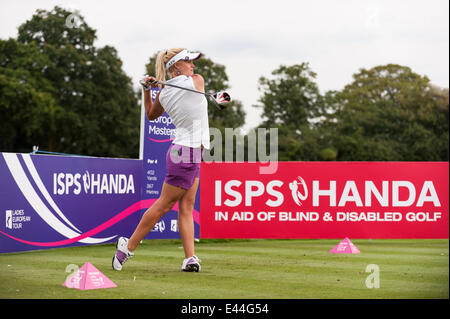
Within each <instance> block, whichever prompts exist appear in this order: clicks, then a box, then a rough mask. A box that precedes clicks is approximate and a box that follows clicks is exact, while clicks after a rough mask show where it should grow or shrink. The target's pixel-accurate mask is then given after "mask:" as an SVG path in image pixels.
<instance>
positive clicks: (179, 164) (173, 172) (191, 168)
mask: <svg viewBox="0 0 450 319" xmlns="http://www.w3.org/2000/svg"><path fill="white" fill-rule="evenodd" d="M201 161H202V149H201V148H192V147H188V146H182V145H176V144H172V145H171V146H170V147H169V149H168V151H167V154H166V171H167V173H166V179H165V180H164V182H165V183H167V184H170V185H172V186H177V187H181V188H183V189H190V188H191V187H192V185H194V182H195V179H196V178H199V177H200V163H201Z"/></svg>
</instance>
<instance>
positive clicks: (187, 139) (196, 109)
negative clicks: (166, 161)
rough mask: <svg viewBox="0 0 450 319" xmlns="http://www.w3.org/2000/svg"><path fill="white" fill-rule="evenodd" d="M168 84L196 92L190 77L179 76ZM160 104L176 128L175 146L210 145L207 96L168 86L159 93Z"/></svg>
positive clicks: (195, 146)
mask: <svg viewBox="0 0 450 319" xmlns="http://www.w3.org/2000/svg"><path fill="white" fill-rule="evenodd" d="M167 83H171V84H175V85H178V86H182V87H186V88H189V89H193V90H196V88H195V86H194V80H193V79H192V77H190V76H186V75H179V76H177V77H175V78H173V79H170V80H169V81H167ZM159 102H160V103H161V105H162V107H163V108H164V110H165V111H166V112H167V114H169V116H170V117H171V118H172V121H173V124H174V125H175V127H176V133H175V140H174V141H173V144H177V145H183V146H188V147H193V148H198V147H200V146H201V145H202V144H203V147H204V148H206V149H209V148H210V144H209V121H208V101H207V100H206V96H204V95H202V94H198V93H194V92H189V91H186V90H182V89H178V88H174V87H171V86H168V85H166V86H165V87H164V88H163V89H162V90H161V91H160V93H159Z"/></svg>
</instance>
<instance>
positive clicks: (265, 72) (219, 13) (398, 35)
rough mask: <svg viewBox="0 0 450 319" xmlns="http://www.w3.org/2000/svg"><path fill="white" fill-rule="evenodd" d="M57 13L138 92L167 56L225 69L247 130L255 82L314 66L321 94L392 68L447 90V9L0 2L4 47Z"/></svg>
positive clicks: (348, 1)
mask: <svg viewBox="0 0 450 319" xmlns="http://www.w3.org/2000/svg"><path fill="white" fill-rule="evenodd" d="M55 5H58V6H61V7H63V8H66V9H69V10H73V11H75V10H78V11H79V12H80V14H81V15H82V16H83V17H84V19H85V20H86V22H87V23H88V25H89V26H90V27H91V28H93V29H95V30H97V40H96V42H95V45H96V46H97V47H103V46H105V45H111V46H114V47H115V48H116V49H117V50H118V54H119V57H120V59H121V60H122V62H123V69H124V71H125V72H126V73H127V74H128V76H130V77H131V78H132V80H133V83H135V85H136V87H137V86H138V81H139V79H140V78H141V77H142V76H143V75H144V73H145V64H146V63H147V62H148V59H149V57H150V56H152V55H153V54H154V53H156V52H157V51H159V50H162V49H169V48H179V47H184V48H187V49H189V50H199V51H201V52H203V53H204V54H205V56H206V57H208V58H210V59H211V60H213V61H214V62H215V63H219V64H222V65H225V67H226V72H227V75H228V78H229V84H230V86H231V88H230V90H228V92H229V93H230V94H231V96H232V98H233V99H236V100H240V101H241V102H242V103H243V105H244V110H245V112H246V113H247V115H246V124H245V125H244V129H250V128H253V127H255V126H256V125H258V123H259V122H260V120H261V109H260V108H255V107H254V105H256V104H258V99H259V98H260V96H261V95H262V92H261V91H260V90H259V89H258V79H259V78H260V77H261V76H264V77H266V78H271V72H272V71H274V70H275V69H277V68H278V67H279V66H280V65H294V64H300V63H302V62H308V63H309V65H310V67H311V69H312V70H313V71H314V72H315V73H317V77H316V83H317V85H318V87H319V89H320V91H321V92H322V93H325V92H326V91H328V90H340V89H342V88H343V87H344V86H345V85H346V84H349V83H351V82H352V75H353V74H355V73H357V72H358V71H359V70H360V69H361V68H365V69H368V68H371V67H374V66H377V65H383V64H388V63H396V64H401V65H404V66H408V67H410V68H411V69H412V70H413V71H414V72H416V73H418V74H420V75H426V76H427V77H428V78H429V79H430V80H431V82H432V83H433V84H436V85H439V86H441V87H446V88H448V87H449V1H448V0H386V1H385V0H316V1H298V0H297V1H294V0H290V1H288V0H277V1H266V0H237V1H235V0H230V1H216V0H197V1H191V2H189V1H179V0H170V1H149V0H147V1H140V0H133V1H113V0H108V1H105V0H70V1H64V0H56V1H53V0H34V1H33V0H14V1H6V0H0V38H1V39H7V38H10V37H13V38H15V37H17V28H18V27H19V26H20V25H21V24H22V23H24V22H25V21H26V20H29V19H30V18H31V16H32V15H33V14H34V13H35V11H36V9H46V10H51V9H52V8H53V7H54V6H55ZM206 90H207V88H206Z"/></svg>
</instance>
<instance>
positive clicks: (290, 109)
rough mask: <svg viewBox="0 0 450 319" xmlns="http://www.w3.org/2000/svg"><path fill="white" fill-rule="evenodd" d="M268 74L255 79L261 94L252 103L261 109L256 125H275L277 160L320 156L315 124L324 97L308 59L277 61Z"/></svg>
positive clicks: (321, 109)
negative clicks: (276, 130) (285, 62)
mask: <svg viewBox="0 0 450 319" xmlns="http://www.w3.org/2000/svg"><path fill="white" fill-rule="evenodd" d="M272 76H273V77H272V78H266V77H261V78H260V79H259V90H260V91H262V96H261V97H260V99H259V101H258V102H259V103H258V104H257V105H255V107H258V108H262V110H263V113H262V118H263V122H262V123H261V124H260V126H259V127H265V128H278V149H279V153H278V154H279V160H281V161H298V160H310V161H311V160H321V159H322V158H321V155H320V154H321V152H322V149H321V143H320V140H321V135H320V134H319V132H318V125H320V121H319V120H320V118H321V117H322V116H323V114H324V112H325V101H324V97H323V96H322V95H321V94H320V92H319V88H318V86H317V84H316V83H315V77H316V74H315V73H314V72H313V71H312V70H311V68H310V66H309V64H308V63H301V64H295V65H292V66H285V65H281V66H280V67H279V68H278V69H276V70H274V71H273V72H272ZM267 143H268V140H267Z"/></svg>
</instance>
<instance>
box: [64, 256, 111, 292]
mask: <svg viewBox="0 0 450 319" xmlns="http://www.w3.org/2000/svg"><path fill="white" fill-rule="evenodd" d="M62 285H63V286H64V287H67V288H74V289H79V290H90V289H100V288H114V287H117V285H116V284H115V283H113V282H112V281H111V280H110V279H109V278H108V277H106V276H105V275H104V274H102V273H101V272H100V271H99V270H98V269H97V268H95V267H94V265H92V264H91V263H90V262H86V263H85V264H84V265H83V266H82V267H81V268H80V269H78V271H77V272H75V273H74V274H72V275H70V276H69V277H67V279H66V281H65V282H64V283H63V284H62Z"/></svg>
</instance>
